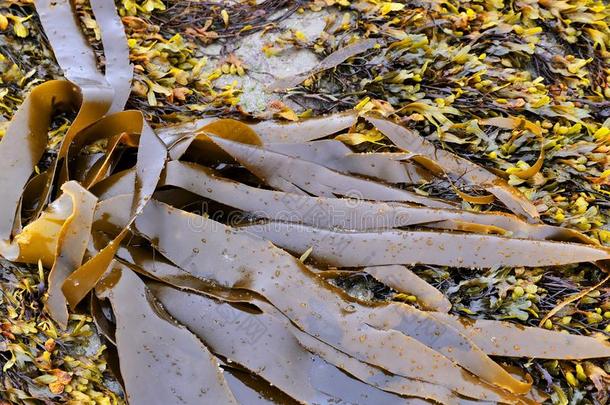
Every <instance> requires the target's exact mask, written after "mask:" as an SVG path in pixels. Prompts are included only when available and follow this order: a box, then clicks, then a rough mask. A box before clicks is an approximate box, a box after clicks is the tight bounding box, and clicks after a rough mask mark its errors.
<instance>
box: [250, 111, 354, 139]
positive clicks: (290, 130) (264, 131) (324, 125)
mask: <svg viewBox="0 0 610 405" xmlns="http://www.w3.org/2000/svg"><path fill="white" fill-rule="evenodd" d="M356 121H358V115H357V114H356V112H354V111H347V112H343V113H339V114H331V115H327V116H323V117H317V118H310V119H306V120H302V121H298V122H290V123H286V122H281V121H273V120H269V121H261V122H259V123H257V124H251V125H250V127H251V128H252V129H253V130H254V131H256V133H257V134H258V135H259V136H260V137H261V139H262V140H263V143H265V144H266V143H274V142H277V143H298V142H307V141H312V140H314V139H320V138H324V137H326V136H329V135H332V134H334V133H336V132H339V131H342V130H344V129H346V128H349V127H351V126H352V125H354V124H355V123H356Z"/></svg>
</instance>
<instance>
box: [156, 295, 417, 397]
mask: <svg viewBox="0 0 610 405" xmlns="http://www.w3.org/2000/svg"><path fill="white" fill-rule="evenodd" d="M150 289H151V290H152V292H153V294H154V295H155V296H156V297H157V298H158V299H159V301H160V302H161V304H162V305H163V307H164V308H165V309H166V310H167V312H168V313H169V314H170V315H171V316H172V317H173V318H175V319H176V320H177V321H178V322H180V323H181V324H183V325H185V326H186V327H187V328H188V329H189V330H190V331H192V332H193V333H195V334H196V335H197V336H199V337H200V338H201V340H202V341H203V342H205V344H206V345H207V347H209V349H210V350H211V351H212V352H214V353H216V354H217V355H220V356H222V357H224V358H229V359H231V362H232V363H237V364H240V365H241V366H243V367H245V368H246V369H248V370H250V371H252V372H254V373H256V374H257V375H259V376H260V377H262V378H264V379H265V380H267V381H268V382H269V383H271V384H272V385H274V386H276V387H278V388H279V389H281V390H282V391H284V392H285V393H287V394H288V395H290V396H291V397H293V398H294V399H296V400H298V401H299V402H301V403H332V402H337V401H348V402H349V403H353V404H366V403H371V401H372V402H373V403H376V404H377V403H379V404H401V403H406V400H405V399H404V398H400V397H399V396H396V395H393V394H390V393H387V392H384V391H381V390H378V389H376V388H374V387H372V386H370V385H367V384H364V383H362V382H360V381H358V380H354V379H352V378H350V377H349V376H348V375H346V374H344V373H343V372H342V371H341V370H339V369H337V368H336V367H334V366H333V365H331V364H329V363H327V362H325V361H324V360H323V359H322V358H320V357H318V356H315V355H313V354H311V353H310V352H308V351H307V350H306V349H305V348H303V346H301V344H300V343H299V341H298V340H297V339H296V338H295V337H294V336H293V335H292V334H291V333H290V331H289V329H287V327H286V325H285V324H284V322H282V321H281V319H276V318H274V317H273V316H271V315H268V314H266V313H256V312H253V311H252V309H251V308H249V307H244V308H243V309H240V306H239V305H235V304H229V303H221V302H217V301H215V300H213V299H211V298H207V297H204V296H202V295H196V294H192V293H185V292H182V291H179V290H176V289H174V288H171V287H168V286H166V285H162V284H153V285H150ZM193 308H197V311H193ZM331 382H332V383H331ZM329 383H330V384H329Z"/></svg>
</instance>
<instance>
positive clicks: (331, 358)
mask: <svg viewBox="0 0 610 405" xmlns="http://www.w3.org/2000/svg"><path fill="white" fill-rule="evenodd" d="M91 5H92V9H93V12H94V14H95V17H96V19H97V22H98V24H99V26H100V32H101V37H102V43H103V46H104V54H105V73H104V74H102V73H101V72H100V70H98V67H97V62H96V59H95V55H94V53H93V51H92V50H91V49H90V47H89V45H88V44H87V42H86V40H85V39H84V36H83V35H82V32H81V31H80V28H79V26H78V22H77V20H76V19H75V14H74V12H73V10H72V8H71V4H70V3H69V2H68V1H67V0H64V1H52V2H50V1H40V2H38V3H37V8H38V11H39V14H40V16H41V20H42V23H43V26H44V28H45V31H46V33H47V36H48V37H49V40H50V42H51V44H52V45H53V49H54V51H55V55H56V58H57V60H58V62H59V64H60V66H61V67H62V69H63V71H64V74H65V77H66V79H67V80H57V81H50V82H47V83H43V84H41V85H39V86H38V87H36V88H34V89H33V90H32V92H31V93H30V95H29V96H28V98H27V99H26V100H25V101H24V102H23V105H22V107H21V108H20V109H19V111H18V112H17V114H15V116H14V117H13V120H12V122H11V123H10V126H9V128H8V131H7V133H6V135H5V136H4V137H3V139H2V141H1V142H0V171H1V172H2V178H1V179H0V186H2V188H3V190H4V193H5V195H4V198H3V199H2V201H1V202H0V236H1V237H2V245H1V250H0V253H1V254H2V256H4V257H5V258H7V259H10V260H12V261H15V262H22V263H39V264H40V265H41V266H43V267H44V268H46V269H48V270H49V275H48V278H49V291H48V297H47V300H46V311H47V312H48V314H49V316H50V317H51V318H52V319H54V320H55V321H56V322H57V323H58V324H59V325H60V327H62V328H65V327H66V325H67V322H68V306H69V308H70V309H71V310H72V311H78V310H79V307H78V305H79V303H81V302H82V301H83V300H84V299H85V298H86V297H88V296H90V300H88V302H89V303H90V310H91V315H92V316H93V317H94V318H95V320H96V324H97V325H98V327H99V329H100V333H102V334H104V335H105V336H106V337H107V338H108V341H109V342H110V343H111V344H113V345H115V346H116V349H117V353H118V359H119V369H118V370H117V373H120V377H121V381H122V382H123V384H124V390H125V393H126V398H127V400H128V401H129V402H130V403H133V404H139V403H143V404H144V403H153V402H154V403H157V402H160V403H179V402H180V403H188V404H198V403H223V404H225V403H255V402H254V401H259V400H260V401H261V402H263V403H264V402H265V400H263V399H262V398H266V401H267V403H292V402H294V403H330V402H337V403H338V402H349V403H354V404H364V403H380V404H384V403H387V404H394V403H397V404H398V403H419V402H422V403H426V402H439V403H450V404H470V403H474V402H500V403H536V402H538V401H540V400H541V399H543V397H541V394H540V393H538V392H537V391H536V390H533V389H532V388H531V386H532V380H531V378H530V377H529V376H528V375H517V374H514V373H512V372H511V369H510V368H508V367H505V365H504V364H503V363H502V362H500V361H497V360H495V359H493V358H492V357H490V356H503V357H527V358H541V359H570V360H574V359H591V358H604V357H610V344H609V343H608V342H607V341H604V340H602V339H598V338H594V337H584V336H576V335H570V334H565V333H559V332H555V331H550V330H545V329H540V328H533V327H528V328H524V327H519V326H517V325H514V324H511V323H508V322H499V321H492V320H470V319H467V318H463V317H458V316H455V315H452V314H450V313H449V312H450V310H451V303H450V301H449V300H448V299H447V297H445V296H444V295H443V293H442V292H441V291H439V290H438V289H436V288H434V287H433V286H432V285H430V284H428V283H427V282H426V281H424V280H423V279H422V278H420V277H419V276H418V275H417V274H415V273H414V272H412V271H411V269H410V267H409V266H410V265H412V264H427V265H440V266H448V267H454V268H458V267H460V268H461V267H466V268H491V267H496V266H514V267H539V266H551V265H559V264H572V263H581V262H596V263H598V265H599V266H600V267H603V266H604V261H607V260H608V259H610V251H609V250H608V249H607V248H605V247H603V246H601V245H600V244H599V243H597V242H595V241H593V240H592V239H590V238H588V237H586V236H585V235H583V234H581V233H579V232H577V231H574V230H567V229H563V228H558V227H553V226H549V225H544V224H540V223H538V214H537V212H536V209H535V207H534V206H533V204H532V203H531V202H530V201H529V200H528V199H527V198H526V197H525V196H524V195H522V194H521V193H519V192H518V191H517V190H515V189H514V188H513V187H511V186H510V185H509V184H508V183H507V182H506V181H505V180H503V179H502V178H500V177H498V176H497V175H496V174H494V173H492V172H489V171H487V170H486V169H484V168H483V167H481V166H479V165H477V164H475V163H473V162H470V161H469V160H467V159H464V158H461V157H458V156H457V155H454V154H452V153H450V152H447V151H445V150H442V149H439V148H436V147H435V146H434V145H433V144H432V143H430V142H429V141H427V140H425V139H424V138H422V137H420V136H419V135H418V134H417V133H414V132H412V131H409V130H408V129H406V128H404V127H403V126H401V125H399V124H397V123H394V122H392V121H390V120H386V119H383V118H378V117H375V116H372V115H371V116H369V115H367V116H366V117H364V119H361V118H360V117H358V115H356V114H355V113H352V112H348V113H343V114H338V115H330V116H326V117H321V118H313V119H311V120H306V121H302V122H298V123H292V124H280V123H277V122H274V121H268V122H260V123H256V124H251V123H244V122H240V121H236V120H230V119H219V120H215V119H211V118H206V119H204V120H202V121H197V122H195V123H191V124H188V125H183V126H179V127H172V128H165V129H161V130H159V135H157V133H155V131H153V129H152V128H151V127H149V126H148V124H147V123H146V121H145V119H144V116H143V115H142V113H140V112H138V111H122V109H123V107H124V105H125V102H126V99H127V96H128V94H129V85H130V78H131V74H132V67H131V66H130V65H129V62H128V60H127V46H126V41H125V36H124V34H123V32H122V30H121V29H120V21H119V19H118V15H117V14H116V12H115V11H114V8H113V7H114V6H113V3H112V2H109V1H103V0H92V2H91ZM373 44H374V42H371V41H368V42H365V43H363V45H361V46H360V45H358V44H356V45H354V47H353V49H346V50H344V53H345V54H340V55H334V57H335V58H338V59H337V60H339V59H341V60H344V59H345V58H346V57H349V56H351V55H353V54H354V53H357V52H362V51H364V50H366V49H368V48H370V47H371V46H373ZM332 57H333V55H331V56H330V57H329V58H331V60H332ZM328 63H330V62H328ZM333 63H335V62H333ZM331 65H332V64H330V65H329V66H331ZM324 66H326V65H324V63H323V64H322V66H321V67H320V69H321V68H326V67H324ZM60 111H61V112H77V115H76V118H74V119H73V121H72V125H71V127H70V129H69V130H68V132H67V134H66V136H65V138H64V140H63V142H62V144H61V146H60V149H59V152H58V154H57V156H56V157H55V160H54V161H53V162H52V163H51V165H50V166H49V167H48V169H47V170H46V171H43V172H42V173H37V171H36V170H35V167H36V165H37V163H38V162H39V161H40V160H41V158H42V156H43V154H44V151H45V145H46V138H47V132H48V128H49V126H50V125H51V123H52V120H53V117H54V116H55V115H56V114H57V113H58V112H60ZM359 120H360V121H359ZM356 124H358V125H373V126H374V127H375V128H376V129H377V130H379V131H380V132H381V133H384V134H385V135H386V136H387V138H388V139H389V141H391V143H392V144H393V145H387V146H388V147H392V146H393V147H395V148H396V149H397V150H394V151H392V152H377V153H361V152H359V151H358V150H354V149H352V148H351V147H349V146H347V145H345V144H343V143H341V142H339V141H338V140H336V139H323V138H328V137H330V136H332V135H334V134H336V133H337V132H339V131H343V130H345V129H347V128H351V127H353V126H354V125H356ZM481 125H489V126H496V127H502V128H519V129H523V130H527V131H529V132H531V133H532V134H533V135H534V136H536V137H537V138H538V139H540V140H542V137H541V132H540V131H539V128H538V127H537V125H535V124H533V123H531V122H529V121H525V120H523V119H517V118H514V117H505V118H502V117H498V118H496V119H494V118H492V119H487V120H484V121H482V122H481ZM100 143H103V145H104V146H103V152H96V153H91V146H92V145H95V144H98V145H99V144H100ZM126 151H127V152H128V153H125V152H126ZM543 157H544V152H543V150H541V152H540V158H539V159H538V161H537V163H535V164H534V165H533V166H532V167H531V168H530V169H526V170H523V171H520V172H518V173H516V175H517V176H520V177H523V178H527V177H531V176H534V175H535V174H536V172H537V171H538V170H539V169H540V166H541V162H542V159H543ZM432 180H436V181H448V183H450V184H451V190H453V191H455V193H454V194H453V196H452V198H447V199H444V198H440V197H438V198H437V197H434V198H433V197H429V196H425V195H422V194H421V193H418V192H417V190H416V188H415V187H417V186H418V185H421V184H423V183H426V182H429V181H432ZM463 183H466V184H467V185H468V186H470V187H474V188H475V189H480V190H481V191H487V192H489V193H491V195H492V196H493V198H489V197H488V196H483V197H481V196H469V195H467V194H465V193H463V192H462V191H460V190H459V188H458V187H460V186H461V185H463ZM460 198H462V199H464V200H466V201H470V202H473V203H477V204H488V203H490V202H492V201H493V200H494V199H496V198H497V199H498V200H499V201H500V202H501V203H502V204H504V206H505V207H506V208H507V209H508V210H510V211H512V212H513V213H512V214H508V213H503V212H495V211H490V212H474V211H470V210H462V209H460V206H459V204H458V201H459V199H460ZM356 273H362V274H367V275H369V276H371V277H373V278H374V279H376V280H377V282H380V283H382V284H384V285H386V286H387V287H388V288H390V289H392V290H394V291H397V292H398V293H402V294H409V295H413V296H414V297H416V299H415V304H407V303H404V302H396V301H391V302H388V301H370V300H365V299H363V298H355V297H352V296H350V295H348V294H346V293H345V292H344V291H343V290H342V289H340V288H338V287H337V286H335V285H333V284H332V283H331V282H330V281H329V278H331V276H332V275H333V274H356ZM108 304H110V305H108ZM271 392H272V393H273V394H269V393H271Z"/></svg>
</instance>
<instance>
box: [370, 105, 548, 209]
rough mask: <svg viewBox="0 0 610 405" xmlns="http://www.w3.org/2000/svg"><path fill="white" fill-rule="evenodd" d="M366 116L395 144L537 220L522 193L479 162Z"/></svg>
mask: <svg viewBox="0 0 610 405" xmlns="http://www.w3.org/2000/svg"><path fill="white" fill-rule="evenodd" d="M366 119H367V120H368V121H369V122H370V123H371V124H373V125H374V126H375V127H376V128H377V129H378V130H380V131H381V132H382V133H383V134H384V135H385V136H387V137H388V138H389V139H390V140H391V141H392V142H393V143H394V144H395V145H396V146H398V147H399V148H401V149H404V150H407V151H409V152H412V153H417V154H420V155H424V156H426V157H429V158H430V159H432V160H434V161H435V162H437V163H438V164H439V165H440V166H442V167H443V169H444V170H445V171H446V172H448V173H451V174H454V175H456V176H458V177H460V178H461V179H463V180H465V181H467V182H469V183H470V184H473V185H478V186H481V187H483V188H484V189H485V190H487V191H488V192H490V193H492V194H493V195H495V196H496V198H498V200H500V201H502V203H504V205H506V207H507V208H508V209H509V210H511V211H512V212H514V213H515V214H519V215H522V216H524V217H525V218H527V219H528V220H530V221H537V220H538V218H539V217H540V215H539V214H538V211H537V210H536V207H535V206H534V205H533V204H532V203H531V202H530V201H529V200H528V199H527V198H526V197H525V196H524V195H523V194H521V193H520V192H519V191H517V190H516V189H515V188H513V187H511V186H509V185H508V183H506V181H504V180H503V179H501V178H499V177H498V176H496V175H494V174H492V173H491V172H489V171H487V170H485V169H483V168H482V167H481V166H479V165H477V164H475V163H472V162H470V161H469V160H467V159H464V158H462V157H459V156H457V155H454V154H453V153H451V152H447V151H445V150H443V149H438V148H436V147H435V146H434V145H433V144H432V143H430V142H429V141H427V140H426V139H424V138H423V137H421V136H419V135H417V134H416V133H414V132H412V131H410V130H408V129H407V128H405V127H403V126H401V125H398V124H394V123H393V122H391V121H388V120H385V119H380V118H375V117H371V116H367V117H366Z"/></svg>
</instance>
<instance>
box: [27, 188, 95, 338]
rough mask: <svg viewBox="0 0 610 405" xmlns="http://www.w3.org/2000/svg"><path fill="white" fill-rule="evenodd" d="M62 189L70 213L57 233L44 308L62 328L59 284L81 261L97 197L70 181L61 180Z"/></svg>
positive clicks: (64, 309)
mask: <svg viewBox="0 0 610 405" xmlns="http://www.w3.org/2000/svg"><path fill="white" fill-rule="evenodd" d="M61 189H62V191H63V192H64V193H65V194H67V195H69V196H70V198H71V200H72V213H71V214H70V216H69V217H68V218H66V221H65V223H64V224H63V226H62V228H61V230H60V231H59V233H58V237H57V238H58V239H57V252H56V253H55V261H54V262H53V267H52V268H51V271H50V272H49V296H48V298H47V302H46V307H47V311H48V312H49V314H50V315H51V317H52V318H53V319H55V321H56V322H57V323H58V324H59V325H60V326H61V327H62V328H64V329H65V328H67V326H68V307H67V302H66V298H65V297H64V294H63V292H62V290H61V286H62V284H63V283H64V281H65V280H66V278H68V276H69V275H70V274H71V273H72V272H73V271H74V270H76V269H77V268H79V267H80V265H81V264H82V261H83V257H84V256H85V252H86V250H87V246H88V244H89V237H90V235H91V224H92V223H93V213H94V211H95V205H96V203H97V198H96V197H95V196H94V195H93V194H91V193H89V192H88V191H87V190H85V189H84V188H82V187H80V186H79V185H78V183H76V182H73V181H69V182H66V183H64V184H63V185H62V187H61ZM30 238H31V239H34V240H35V239H37V238H39V236H37V235H32V236H30Z"/></svg>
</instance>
